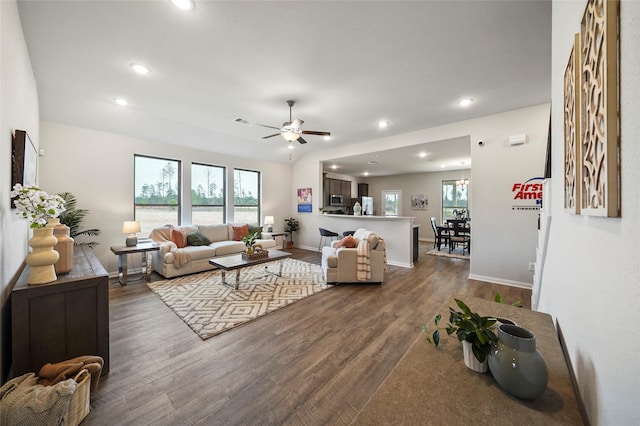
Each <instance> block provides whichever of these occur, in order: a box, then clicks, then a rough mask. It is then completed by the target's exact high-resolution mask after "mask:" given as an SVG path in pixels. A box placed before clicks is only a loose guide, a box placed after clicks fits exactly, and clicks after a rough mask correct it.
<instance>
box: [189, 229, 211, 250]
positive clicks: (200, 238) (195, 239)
mask: <svg viewBox="0 0 640 426" xmlns="http://www.w3.org/2000/svg"><path fill="white" fill-rule="evenodd" d="M209 244H211V241H209V239H208V238H207V237H206V235H204V234H203V233H202V232H200V231H196V232H192V233H191V234H189V235H187V245H190V246H208V245H209Z"/></svg>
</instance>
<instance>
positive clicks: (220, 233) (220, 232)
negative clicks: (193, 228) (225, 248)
mask: <svg viewBox="0 0 640 426" xmlns="http://www.w3.org/2000/svg"><path fill="white" fill-rule="evenodd" d="M198 230H199V231H200V232H202V233H203V234H204V235H205V236H206V237H207V238H208V239H209V241H211V242H214V241H227V240H229V239H230V238H229V225H226V224H224V225H200V226H198Z"/></svg>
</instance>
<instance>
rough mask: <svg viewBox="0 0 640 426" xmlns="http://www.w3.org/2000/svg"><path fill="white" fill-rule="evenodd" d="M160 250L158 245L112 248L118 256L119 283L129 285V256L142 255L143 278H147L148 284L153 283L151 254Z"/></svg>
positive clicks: (143, 244)
mask: <svg viewBox="0 0 640 426" xmlns="http://www.w3.org/2000/svg"><path fill="white" fill-rule="evenodd" d="M158 250H160V245H159V244H157V243H140V244H137V245H135V246H133V247H127V246H111V251H112V252H113V254H115V255H117V256H118V281H120V285H127V275H128V272H129V271H128V266H127V255H129V254H135V253H142V276H143V277H145V278H146V281H147V282H150V281H151V269H152V265H151V256H150V255H149V252H152V251H158Z"/></svg>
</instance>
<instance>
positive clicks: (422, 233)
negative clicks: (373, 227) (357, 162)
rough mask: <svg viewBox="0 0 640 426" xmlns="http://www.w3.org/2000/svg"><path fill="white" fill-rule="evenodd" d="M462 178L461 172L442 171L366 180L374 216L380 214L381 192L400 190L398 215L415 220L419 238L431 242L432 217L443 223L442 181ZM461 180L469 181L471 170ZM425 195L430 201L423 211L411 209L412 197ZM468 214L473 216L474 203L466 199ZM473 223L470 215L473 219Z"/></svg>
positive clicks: (470, 184) (471, 186)
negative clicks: (400, 202)
mask: <svg viewBox="0 0 640 426" xmlns="http://www.w3.org/2000/svg"><path fill="white" fill-rule="evenodd" d="M461 177H462V171H461V170H448V171H445V172H432V173H410V174H406V175H394V176H381V177H373V178H367V179H366V180H365V182H366V183H368V184H369V196H370V197H373V208H374V210H375V214H377V215H378V214H381V207H382V191H385V190H393V189H401V190H402V214H401V216H412V217H415V219H414V221H413V224H414V225H418V226H420V230H419V239H420V240H428V241H433V239H434V237H435V236H434V233H433V229H431V220H430V218H431V216H434V217H435V218H436V222H437V223H442V181H443V180H456V179H460V178H461ZM464 177H465V178H466V179H471V171H470V170H468V169H467V170H464ZM472 188H473V182H471V181H469V194H471V192H472ZM420 194H422V195H424V196H425V197H427V200H428V201H429V204H428V207H427V209H426V210H411V195H420ZM469 211H470V212H471V213H472V214H473V203H472V199H471V196H469ZM471 219H472V222H473V216H472V218H471Z"/></svg>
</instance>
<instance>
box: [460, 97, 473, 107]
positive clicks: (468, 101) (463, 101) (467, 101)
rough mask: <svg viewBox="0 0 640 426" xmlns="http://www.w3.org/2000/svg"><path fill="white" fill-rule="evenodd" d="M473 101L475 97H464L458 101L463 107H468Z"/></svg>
mask: <svg viewBox="0 0 640 426" xmlns="http://www.w3.org/2000/svg"><path fill="white" fill-rule="evenodd" d="M472 103H473V99H471V98H464V99H460V101H459V102H458V105H460V106H461V107H468V106H469V105H471V104H472Z"/></svg>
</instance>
